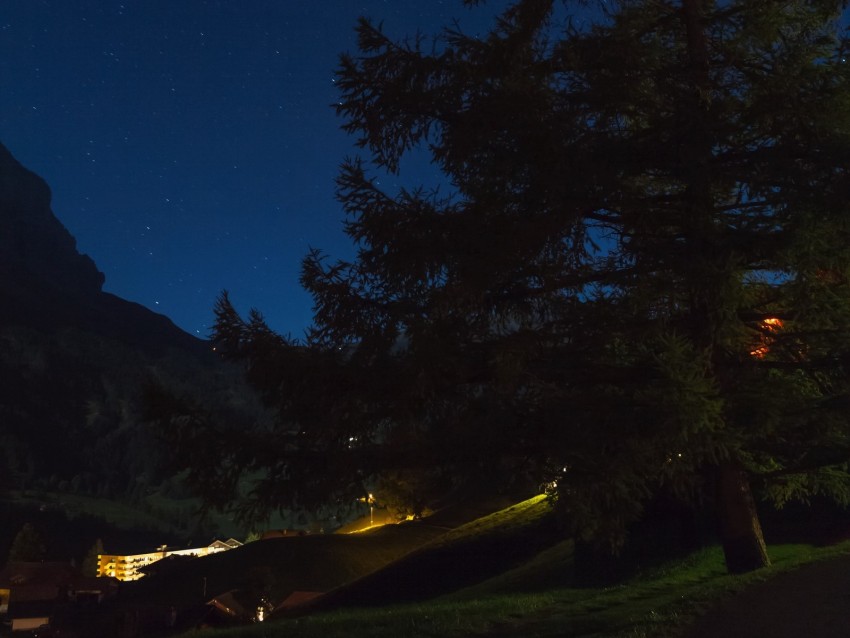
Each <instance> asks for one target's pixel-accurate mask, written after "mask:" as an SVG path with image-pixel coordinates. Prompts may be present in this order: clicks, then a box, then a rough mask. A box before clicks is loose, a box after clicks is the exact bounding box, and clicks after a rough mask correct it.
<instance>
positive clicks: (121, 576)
mask: <svg viewBox="0 0 850 638" xmlns="http://www.w3.org/2000/svg"><path fill="white" fill-rule="evenodd" d="M240 545H242V543H240V542H239V541H237V540H235V539H233V538H230V539H228V540H226V541H219V540H217V541H215V542H214V543H212V544H210V545H208V546H206V547H195V548H192V549H169V548H168V547H167V546H165V545H163V546H162V547H159V548H157V550H156V551H155V552H150V553H147V554H131V555H118V554H99V555H98V557H97V558H98V563H97V575H98V576H112V577H114V578H117V579H118V580H139V579H140V578H141V577H142V576H144V573H143V572H142V571H140V570H141V568H143V567H147V566H148V565H150V564H152V563H155V562H157V561H159V560H162V559H163V558H166V557H168V556H194V557H198V556H208V555H209V554H217V553H218V552H224V551H227V550H228V549H234V548H236V547H239V546H240Z"/></svg>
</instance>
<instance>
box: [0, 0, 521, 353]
mask: <svg viewBox="0 0 850 638" xmlns="http://www.w3.org/2000/svg"><path fill="white" fill-rule="evenodd" d="M505 4H506V3H505V2H490V3H488V4H487V6H486V8H484V9H481V8H478V9H469V8H466V7H464V6H463V5H462V2H461V0H427V1H425V0H360V1H354V0H2V1H0V141H2V142H3V143H4V144H5V145H6V147H7V148H8V149H9V150H10V151H11V152H12V154H13V155H14V156H15V157H16V158H17V159H18V161H20V162H21V163H22V164H24V165H25V166H26V167H27V168H29V169H30V170H32V171H34V172H36V173H38V174H39V175H41V176H42V177H43V178H44V179H45V180H47V182H48V184H49V185H50V187H51V189H52V191H53V211H54V213H55V214H56V216H57V217H58V218H59V220H60V221H61V222H62V223H63V224H64V225H65V227H66V228H68V230H69V231H70V232H71V234H72V235H74V237H75V238H76V239H77V246H78V249H79V251H80V252H82V253H85V254H88V255H90V256H91V257H92V258H93V259H94V260H95V262H96V264H97V265H98V267H99V269H100V270H101V271H103V272H104V274H105V275H106V284H105V286H104V289H105V290H107V291H109V292H112V293H114V294H117V295H119V296H121V297H123V298H125V299H129V300H131V301H135V302H138V303H141V304H142V305H144V306H147V307H148V308H151V309H152V310H154V311H156V312H159V313H162V314H164V315H166V316H168V317H170V318H171V319H172V320H173V321H174V322H175V323H176V324H177V325H178V326H180V327H181V328H183V329H184V330H186V331H187V332H190V333H192V334H195V335H197V336H200V337H207V336H209V332H210V329H211V325H212V322H213V305H214V302H215V300H216V298H217V296H218V295H219V293H220V292H221V290H223V289H227V290H228V291H230V294H231V298H232V300H233V301H234V303H235V305H236V306H237V308H238V309H239V310H240V311H242V312H244V311H247V310H248V309H249V308H251V307H255V308H257V309H258V310H260V311H261V312H262V313H263V315H264V316H265V317H266V320H267V321H268V323H269V325H270V326H271V327H272V328H274V329H275V330H277V331H278V332H280V333H283V334H288V335H291V336H293V337H299V336H301V335H302V334H303V331H304V329H305V328H306V327H307V326H308V325H309V323H310V319H311V316H312V311H311V299H310V297H309V296H308V295H307V293H306V292H304V291H303V290H302V289H301V287H300V285H299V283H298V274H299V269H300V262H301V258H302V257H303V256H304V255H305V254H306V252H307V251H308V249H309V248H310V247H317V248H321V249H323V250H324V251H325V252H327V253H328V254H329V255H331V256H333V257H341V258H345V257H350V256H351V255H352V253H353V249H352V247H351V244H350V243H349V241H348V239H347V237H345V236H344V234H343V233H342V225H341V221H342V218H343V215H342V212H341V208H340V206H339V204H338V203H337V202H336V201H335V199H334V183H333V180H334V177H335V176H336V174H337V171H338V167H339V164H340V162H341V161H342V160H343V159H344V158H345V157H346V156H347V155H352V154H354V153H356V149H355V148H354V144H353V139H352V138H351V137H349V136H347V135H345V134H344V133H343V132H342V131H341V130H340V126H341V124H342V120H341V119H340V118H338V117H337V116H336V114H335V113H334V111H333V108H332V106H331V105H332V104H333V103H335V102H336V101H337V100H338V92H337V90H336V88H335V86H334V71H335V69H336V66H337V60H338V55H339V54H340V53H341V52H344V51H348V52H352V53H353V52H356V42H355V33H354V26H355V24H356V20H357V18H358V16H360V15H365V16H369V17H371V18H374V19H376V20H379V21H380V20H382V21H383V22H384V28H385V31H386V32H387V33H388V34H390V35H392V36H393V37H402V36H405V35H410V34H413V33H415V32H416V30H417V29H418V30H421V31H423V32H425V33H433V32H436V31H438V30H439V29H440V28H441V27H442V26H445V25H447V24H450V23H451V22H452V21H453V20H455V19H457V20H458V23H459V25H460V26H461V28H462V29H463V30H464V31H465V32H467V33H470V34H477V33H481V34H482V35H483V34H484V33H485V31H486V28H487V26H488V25H489V24H490V20H491V19H492V16H493V14H494V13H495V12H496V11H498V10H499V9H500V8H503V7H504V5H505ZM416 170H417V173H416V174H415V175H412V176H411V175H410V174H408V175H407V178H408V179H411V180H412V181H415V182H421V183H424V184H431V185H433V184H436V183H438V182H439V180H440V176H439V173H438V172H437V171H436V169H434V168H433V167H430V166H428V165H427V164H425V163H423V165H422V166H420V167H418V168H417V169H416ZM388 186H392V185H391V184H390V185H388Z"/></svg>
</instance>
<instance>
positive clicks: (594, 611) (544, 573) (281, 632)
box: [211, 502, 850, 638]
mask: <svg viewBox="0 0 850 638" xmlns="http://www.w3.org/2000/svg"><path fill="white" fill-rule="evenodd" d="M544 514H545V510H544V509H543V508H542V504H541V503H539V502H526V503H524V504H521V505H519V506H516V507H514V508H511V509H510V510H507V511H504V512H499V513H497V514H495V515H493V516H490V517H485V518H484V519H481V520H479V521H476V522H474V523H473V524H470V525H466V526H462V527H460V528H458V529H456V530H454V531H452V532H449V533H447V534H444V535H442V536H440V537H438V538H435V539H433V540H432V541H431V542H430V543H429V544H427V545H426V546H423V547H422V548H420V549H419V550H417V551H415V552H413V553H412V554H409V555H407V556H405V557H404V558H403V559H401V560H399V561H397V562H395V563H392V564H391V565H388V566H387V568H384V569H382V570H379V571H378V572H376V573H374V574H372V575H371V576H368V577H366V578H362V579H360V580H359V581H357V582H356V583H354V584H352V585H351V586H349V587H344V588H341V589H340V590H339V591H338V592H337V593H336V594H335V596H338V598H336V599H335V600H334V602H335V603H345V602H352V603H353V602H354V601H355V600H357V601H360V602H366V603H375V602H377V598H376V597H377V596H383V595H384V594H386V593H387V592H388V591H391V588H390V587H389V584H390V583H395V585H396V586H397V587H399V588H401V589H405V585H407V584H409V583H410V582H414V581H416V580H417V579H420V580H426V579H429V578H432V577H433V576H434V570H433V569H430V568H429V567H428V565H429V564H430V563H432V562H433V564H435V565H439V571H443V570H447V569H450V571H452V573H453V574H454V576H455V577H459V578H461V580H463V578H464V576H462V574H463V573H467V570H466V569H465V566H466V564H467V560H466V559H467V557H470V556H471V557H473V558H472V563H473V564H475V563H476V561H477V559H476V558H475V557H474V556H475V553H476V551H477V550H476V549H475V545H476V544H477V543H479V542H480V543H481V547H482V548H488V549H487V550H486V551H483V552H482V553H483V554H487V553H488V552H491V551H492V550H493V548H494V547H496V546H497V545H498V543H497V542H495V541H494V538H500V537H501V538H502V539H503V540H504V541H507V539H508V538H511V537H512V538H513V540H514V542H515V543H516V542H517V541H518V540H519V542H520V543H524V542H527V540H528V538H529V536H528V533H529V531H530V530H533V529H535V526H536V525H537V526H539V524H540V523H541V521H543V520H545V515H544ZM524 519H525V520H524ZM534 521H536V523H535V522H534ZM503 525H504V526H503ZM364 538H365V536H364ZM494 543H496V544H494ZM538 549H539V548H538ZM848 553H850V544H848V543H843V544H840V545H835V546H832V547H826V548H814V547H812V546H809V545H777V546H773V547H771V556H772V558H773V563H774V565H773V567H772V568H771V569H769V570H762V571H760V572H756V573H754V574H749V575H745V576H730V575H728V574H727V573H726V570H725V567H724V563H723V557H722V553H721V551H720V550H719V549H718V548H708V549H706V550H703V551H700V552H698V553H696V554H694V555H692V556H690V557H688V558H687V559H685V560H682V561H677V562H673V563H670V564H668V565H666V566H665V567H663V568H659V569H655V570H653V571H652V572H651V573H646V574H643V575H641V576H640V577H638V578H635V579H633V580H632V581H630V582H628V583H626V584H623V585H620V586H617V587H606V588H571V587H569V586H567V585H566V581H568V579H569V568H570V564H571V558H572V546H571V543H569V542H560V543H557V544H554V545H549V546H548V547H545V548H543V549H542V550H540V551H534V552H531V554H532V555H531V556H529V557H528V559H527V560H524V561H520V562H519V564H517V565H515V566H513V568H509V569H502V571H501V573H499V574H497V575H492V577H491V578H486V575H485V573H484V571H486V570H484V571H479V572H477V576H478V579H477V581H476V583H475V584H474V585H471V586H470V587H467V588H464V589H460V590H459V591H456V592H455V593H453V594H449V595H443V596H440V597H435V598H433V599H431V600H429V601H428V602H418V603H408V604H390V605H386V606H381V607H365V608H355V607H348V608H343V609H339V610H336V611H329V612H325V613H316V614H315V615H310V616H305V617H300V618H295V619H286V620H281V621H275V622H267V623H264V624H263V625H259V626H256V627H246V628H243V629H233V630H226V631H219V632H214V633H212V634H211V636H213V637H214V638H235V637H243V636H244V637H254V638H259V637H260V636H263V637H266V638H271V637H276V636H296V637H301V638H311V637H314V636H315V637H319V636H321V637H323V638H335V637H340V638H341V637H343V636H345V637H346V638H351V636H357V637H358V638H359V637H375V638H377V637H390V636H393V637H394V636H402V635H403V636H409V637H416V636H445V637H447V638H451V637H455V636H457V637H460V636H475V635H479V636H484V635H487V636H493V635H496V636H517V637H519V636H576V637H579V636H586V637H590V636H594V637H595V638H602V637H606V636H607V637H612V638H613V637H621V638H625V637H626V636H628V637H629V638H639V637H642V636H644V637H648V636H681V635H683V634H684V631H685V629H686V627H687V626H688V625H689V623H690V622H691V621H692V620H693V619H694V618H696V617H697V616H698V615H699V614H701V613H703V612H704V611H705V609H706V608H707V607H708V606H709V605H710V604H712V603H713V602H714V601H716V600H718V599H720V598H723V597H728V596H729V595H730V594H732V593H734V592H737V591H740V590H741V589H743V588H746V587H748V586H751V585H753V584H755V583H759V582H761V581H764V580H766V579H770V578H772V577H774V576H776V575H777V574H780V573H783V572H788V571H789V570H792V569H795V568H796V567H798V566H800V565H801V564H805V563H808V562H811V561H816V560H821V559H826V558H830V557H835V556H838V555H846V554H848ZM490 556H491V558H493V557H494V555H493V554H490ZM452 562H454V563H455V565H454V567H451V565H452ZM495 562H497V563H499V564H500V566H501V568H505V567H506V563H509V562H512V561H502V560H501V559H499V560H496V561H495ZM423 569H424V570H425V571H424V572H423V571H421V570H423ZM429 569H430V571H429ZM405 573H406V574H407V575H406V576H404V574H405ZM442 585H443V586H445V589H444V591H447V590H451V589H457V585H458V581H452V582H451V583H448V584H447V583H445V582H443V583H442ZM355 590H359V591H358V593H356V594H354V593H352V592H354V591H355ZM406 591H407V594H405V595H404V596H401V598H409V594H410V592H411V591H413V592H416V593H417V595H418V594H421V593H423V591H422V589H421V588H417V586H413V587H412V589H407V590H406ZM428 593H429V594H430V593H435V592H433V591H429V592H428ZM394 598H395V599H398V598H399V596H398V595H397V594H394Z"/></svg>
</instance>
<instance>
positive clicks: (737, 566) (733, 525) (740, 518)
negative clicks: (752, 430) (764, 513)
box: [717, 463, 770, 574]
mask: <svg viewBox="0 0 850 638" xmlns="http://www.w3.org/2000/svg"><path fill="white" fill-rule="evenodd" d="M717 515H718V523H719V527H720V540H721V543H722V544H723V553H724V555H725V557H726V568H727V569H728V570H729V572H730V573H732V574H743V573H745V572H751V571H754V570H756V569H761V568H762V567H769V566H770V558H769V557H768V555H767V546H766V545H765V543H764V536H763V535H762V531H761V524H760V523H759V518H758V512H756V505H755V502H754V501H753V495H752V492H751V491H750V480H749V478H748V477H747V473H746V472H745V471H744V470H743V469H742V468H741V467H740V466H738V465H735V464H731V463H727V464H724V465H721V466H720V467H719V468H718V469H717Z"/></svg>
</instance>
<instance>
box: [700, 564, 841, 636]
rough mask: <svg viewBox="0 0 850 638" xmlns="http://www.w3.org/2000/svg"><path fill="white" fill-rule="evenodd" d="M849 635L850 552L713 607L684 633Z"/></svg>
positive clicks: (714, 634)
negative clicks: (849, 554)
mask: <svg viewBox="0 0 850 638" xmlns="http://www.w3.org/2000/svg"><path fill="white" fill-rule="evenodd" d="M739 637H740V638H744V637H746V638H848V637H850V556H842V557H840V558H836V559H832V560H827V561H823V562H819V563H814V564H811V565H806V566H804V567H801V568H800V569H798V570H795V571H793V572H788V573H785V574H780V575H779V576H776V577H774V578H771V579H770V580H769V581H766V582H764V583H760V584H758V585H754V586H753V587H751V588H749V589H747V590H746V591H744V592H741V593H740V594H738V595H736V596H735V597H734V598H731V599H729V600H725V601H723V602H721V603H719V604H718V605H717V606H715V607H713V608H712V609H711V610H709V612H708V613H707V614H705V615H704V616H703V617H701V618H700V619H699V621H698V622H697V623H696V624H695V625H694V626H693V627H692V628H691V630H690V631H689V632H688V633H686V634H685V638H739Z"/></svg>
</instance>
